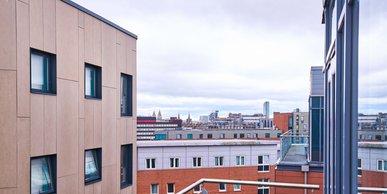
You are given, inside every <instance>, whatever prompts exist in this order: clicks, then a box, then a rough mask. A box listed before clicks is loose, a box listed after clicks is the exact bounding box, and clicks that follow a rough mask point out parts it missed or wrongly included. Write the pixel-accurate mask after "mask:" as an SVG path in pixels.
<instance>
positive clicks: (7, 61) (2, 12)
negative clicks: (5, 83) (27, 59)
mask: <svg viewBox="0 0 387 194" xmlns="http://www.w3.org/2000/svg"><path fill="white" fill-rule="evenodd" d="M0 18H1V19H0V42H1V44H0V69H7V70H15V69H16V2H15V0H8V1H0Z"/></svg>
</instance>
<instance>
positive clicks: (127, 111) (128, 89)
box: [121, 73, 133, 116]
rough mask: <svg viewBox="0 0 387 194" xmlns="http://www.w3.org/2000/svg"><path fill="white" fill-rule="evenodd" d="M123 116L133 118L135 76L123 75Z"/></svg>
mask: <svg viewBox="0 0 387 194" xmlns="http://www.w3.org/2000/svg"><path fill="white" fill-rule="evenodd" d="M121 116H133V76H131V75H127V74H123V73H121Z"/></svg>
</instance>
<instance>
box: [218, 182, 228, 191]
mask: <svg viewBox="0 0 387 194" xmlns="http://www.w3.org/2000/svg"><path fill="white" fill-rule="evenodd" d="M221 185H224V189H222V188H221ZM226 191H227V184H226V183H219V192H226Z"/></svg>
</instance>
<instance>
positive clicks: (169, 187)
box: [167, 183, 175, 193]
mask: <svg viewBox="0 0 387 194" xmlns="http://www.w3.org/2000/svg"><path fill="white" fill-rule="evenodd" d="M167 193H175V184H174V183H168V184H167Z"/></svg>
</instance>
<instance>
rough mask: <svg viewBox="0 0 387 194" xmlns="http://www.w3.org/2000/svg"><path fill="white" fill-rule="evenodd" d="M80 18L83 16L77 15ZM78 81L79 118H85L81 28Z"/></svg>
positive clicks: (83, 40)
mask: <svg viewBox="0 0 387 194" xmlns="http://www.w3.org/2000/svg"><path fill="white" fill-rule="evenodd" d="M79 15H80V16H82V18H83V15H81V14H79ZM78 40H79V42H78V47H79V52H78V80H79V87H78V88H79V117H80V118H84V117H85V93H84V90H85V85H84V81H85V80H84V79H85V76H84V75H85V73H84V71H85V30H84V29H82V28H78Z"/></svg>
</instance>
